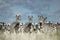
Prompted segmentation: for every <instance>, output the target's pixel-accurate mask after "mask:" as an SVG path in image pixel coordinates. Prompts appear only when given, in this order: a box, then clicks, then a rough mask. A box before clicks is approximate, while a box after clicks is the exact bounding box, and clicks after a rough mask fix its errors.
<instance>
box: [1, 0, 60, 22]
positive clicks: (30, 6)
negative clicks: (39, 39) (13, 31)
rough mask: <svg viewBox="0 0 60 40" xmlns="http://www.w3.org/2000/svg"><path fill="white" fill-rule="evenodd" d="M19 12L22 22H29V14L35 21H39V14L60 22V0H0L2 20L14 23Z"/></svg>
mask: <svg viewBox="0 0 60 40" xmlns="http://www.w3.org/2000/svg"><path fill="white" fill-rule="evenodd" d="M17 14H18V15H21V22H27V21H28V16H29V15H30V16H33V22H38V17H37V16H38V15H40V16H41V15H43V16H44V17H47V20H49V21H51V22H53V23H56V22H60V0H0V21H1V22H6V23H12V22H14V21H15V20H16V18H15V16H16V15H17Z"/></svg>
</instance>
